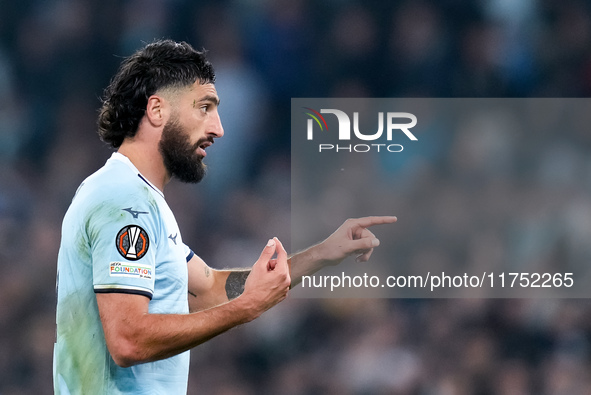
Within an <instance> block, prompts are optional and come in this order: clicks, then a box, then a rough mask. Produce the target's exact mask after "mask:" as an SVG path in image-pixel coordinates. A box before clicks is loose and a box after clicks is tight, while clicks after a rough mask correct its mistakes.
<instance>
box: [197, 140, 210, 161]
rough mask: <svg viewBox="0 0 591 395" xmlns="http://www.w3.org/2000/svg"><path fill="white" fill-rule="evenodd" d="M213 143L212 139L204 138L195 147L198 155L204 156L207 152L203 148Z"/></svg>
mask: <svg viewBox="0 0 591 395" xmlns="http://www.w3.org/2000/svg"><path fill="white" fill-rule="evenodd" d="M212 144H213V140H206V141H204V142H203V143H201V144H200V145H199V146H198V147H197V152H198V153H199V155H201V156H203V157H206V156H207V153H206V152H205V149H206V148H207V147H209V146H211V145H212Z"/></svg>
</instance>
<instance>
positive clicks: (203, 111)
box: [199, 105, 209, 114]
mask: <svg viewBox="0 0 591 395" xmlns="http://www.w3.org/2000/svg"><path fill="white" fill-rule="evenodd" d="M199 110H200V111H201V112H202V113H203V114H207V110H209V106H208V105H205V106H201V107H199Z"/></svg>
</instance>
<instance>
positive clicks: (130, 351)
mask: <svg viewBox="0 0 591 395" xmlns="http://www.w3.org/2000/svg"><path fill="white" fill-rule="evenodd" d="M108 349H109V353H110V354H111V358H112V359H113V361H114V362H115V363H116V364H117V366H119V367H122V368H129V367H132V366H134V365H137V364H140V363H143V362H146V361H144V360H143V358H141V356H140V352H139V350H138V348H137V347H136V346H135V344H133V343H132V342H130V341H126V340H123V339H119V340H118V341H117V342H116V344H115V345H110V346H108Z"/></svg>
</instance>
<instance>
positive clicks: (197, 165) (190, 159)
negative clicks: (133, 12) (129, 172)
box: [158, 117, 211, 184]
mask: <svg viewBox="0 0 591 395" xmlns="http://www.w3.org/2000/svg"><path fill="white" fill-rule="evenodd" d="M206 141H211V139H208V138H202V139H199V141H197V142H196V143H194V144H191V141H190V139H189V134H188V133H186V132H185V130H184V129H183V127H182V126H181V125H180V123H179V122H178V119H177V118H176V117H174V118H171V119H170V121H168V122H167V123H166V125H164V128H163V130H162V137H161V139H160V143H159V145H158V149H159V150H160V154H161V155H162V159H163V160H164V166H165V167H166V170H167V171H168V173H169V174H170V176H171V177H176V178H177V179H179V180H180V181H182V182H187V183H192V184H195V183H198V182H199V181H201V179H202V178H203V177H204V176H205V170H206V166H205V164H203V156H202V155H199V154H198V153H197V152H196V150H197V149H198V148H199V146H200V145H201V144H203V143H205V142H206Z"/></svg>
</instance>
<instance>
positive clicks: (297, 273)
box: [288, 244, 334, 288]
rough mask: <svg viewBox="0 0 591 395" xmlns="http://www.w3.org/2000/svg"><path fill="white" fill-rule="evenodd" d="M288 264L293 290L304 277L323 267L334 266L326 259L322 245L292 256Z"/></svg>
mask: <svg viewBox="0 0 591 395" xmlns="http://www.w3.org/2000/svg"><path fill="white" fill-rule="evenodd" d="M288 263H289V266H290V275H291V288H293V287H295V286H296V285H298V284H299V283H300V282H301V281H302V277H303V276H310V275H312V274H314V273H316V272H317V271H318V270H320V269H322V268H323V267H325V266H328V265H330V264H334V263H331V262H330V261H329V260H327V259H325V258H324V255H323V253H322V246H321V245H320V244H317V245H314V246H312V247H309V248H307V249H305V250H304V251H300V252H298V253H296V254H294V255H292V256H291V257H290V258H289V261H288Z"/></svg>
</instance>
